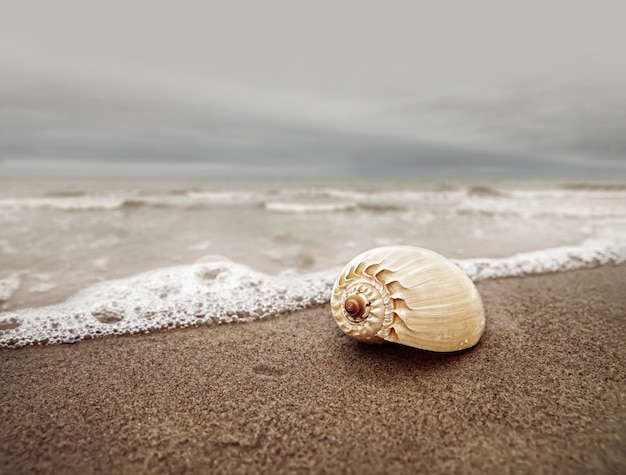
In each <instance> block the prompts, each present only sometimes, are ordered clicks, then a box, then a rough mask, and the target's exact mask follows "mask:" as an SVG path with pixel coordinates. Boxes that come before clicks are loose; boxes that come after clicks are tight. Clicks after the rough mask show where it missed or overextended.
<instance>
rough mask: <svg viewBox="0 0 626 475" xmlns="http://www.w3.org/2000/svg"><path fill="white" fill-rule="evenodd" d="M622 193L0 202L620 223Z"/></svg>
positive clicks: (364, 193)
mask: <svg viewBox="0 0 626 475" xmlns="http://www.w3.org/2000/svg"><path fill="white" fill-rule="evenodd" d="M625 202H626V191H624V190H622V189H620V188H615V189H594V188H590V189H587V188H583V189H566V188H559V189H548V190H546V189H542V190H518V189H506V190H505V189H500V188H495V187H486V186H468V187H461V188H457V189H451V190H421V191H419V190H418V191H415V190H402V189H399V190H389V189H384V188H379V189H377V188H376V186H373V189H371V190H359V189H349V188H346V189H342V188H339V187H338V188H323V187H312V188H302V189H282V190H271V189H270V190H253V191H246V190H232V191H209V190H204V191H202V190H196V189H192V190H187V191H181V190H176V191H172V192H163V193H153V194H146V193H141V192H137V191H135V192H128V193H125V194H120V195H116V194H110V195H98V194H93V195H89V194H83V193H79V192H71V193H67V194H63V193H61V194H58V195H54V196H46V197H42V198H33V197H30V198H3V199H0V212H1V211H3V210H5V211H6V210H18V211H19V210H24V209H53V210H57V211H68V212H72V211H78V212H80V211H83V212H84V211H112V210H118V209H125V208H136V207H141V206H150V207H165V208H197V207H215V206H250V207H260V208H263V209H265V210H266V211H268V212H274V213H295V214H298V213H342V212H351V211H355V210H361V211H365V212H394V211H402V210H407V209H411V208H415V209H420V210H423V209H424V208H432V209H433V210H436V211H437V212H439V213H443V214H486V215H490V216H491V215H512V216H520V217H543V216H556V217H572V218H576V217H590V218H597V217H626V206H625V205H624V203H625Z"/></svg>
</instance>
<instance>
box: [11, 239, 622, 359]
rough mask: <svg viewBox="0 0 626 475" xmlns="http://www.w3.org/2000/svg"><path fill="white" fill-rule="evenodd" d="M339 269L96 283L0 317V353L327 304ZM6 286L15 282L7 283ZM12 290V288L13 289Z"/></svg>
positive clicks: (555, 256) (525, 258) (610, 254)
mask: <svg viewBox="0 0 626 475" xmlns="http://www.w3.org/2000/svg"><path fill="white" fill-rule="evenodd" d="M625 261H626V248H624V247H623V245H622V244H620V243H618V242H615V241H610V240H590V241H585V242H583V243H582V244H580V245H578V246H564V247H558V248H552V249H545V250H541V251H533V252H526V253H520V254H515V255H513V256H510V257H506V258H500V259H486V258H485V259H461V260H454V261H453V262H455V263H456V264H457V265H458V266H459V267H460V268H461V269H462V270H463V271H464V272H466V273H467V275H468V276H469V277H470V278H471V279H473V280H474V281H480V280H484V279H494V278H503V277H519V276H524V275H530V274H543V273H551V272H561V271H569V270H575V269H583V268H591V267H596V266H599V265H606V264H620V263H623V262H625ZM340 270H341V269H340V268H333V269H328V270H325V271H319V272H314V273H307V274H298V273H296V272H295V271H286V272H283V273H281V274H279V275H277V276H273V275H267V274H263V273H261V272H258V271H255V270H253V269H251V268H249V267H247V266H244V265H242V264H239V263H236V262H232V261H229V260H227V259H225V258H219V257H218V258H212V257H211V258H205V259H203V260H201V261H199V262H196V263H194V264H191V265H186V266H179V267H171V268H160V269H155V270H153V271H150V272H146V273H142V274H138V275H136V276H133V277H128V278H125V279H118V280H111V281H107V282H102V283H98V284H95V285H93V286H91V287H89V288H87V289H85V290H83V291H81V292H79V293H78V294H76V295H75V296H74V297H72V298H70V299H68V300H67V301H65V302H63V303H61V304H57V305H51V306H47V307H40V308H32V309H22V310H18V311H13V312H5V313H2V314H0V347H9V348H17V347H22V346H27V345H34V344H53V343H63V342H66V343H69V342H75V341H79V340H84V339H91V338H96V337H99V336H103V335H121V334H134V333H148V332H151V331H155V330H164V329H173V328H185V327H192V326H197V325H209V324H223V323H232V322H249V321H252V320H257V319H263V318H268V317H271V316H274V315H277V314H282V313H286V312H293V311H296V310H300V309H303V308H306V307H310V306H313V305H319V304H324V303H327V302H328V299H329V295H330V291H331V288H332V285H333V282H334V280H335V278H336V276H337V275H338V273H339V271H340ZM11 284H14V282H12V283H11ZM12 287H14V285H11V288H12Z"/></svg>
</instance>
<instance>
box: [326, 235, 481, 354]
mask: <svg viewBox="0 0 626 475" xmlns="http://www.w3.org/2000/svg"><path fill="white" fill-rule="evenodd" d="M331 307H332V312H333V316H334V318H335V321H336V322H337V324H338V325H339V328H341V330H343V332H345V333H346V334H347V335H349V336H351V337H353V338H355V339H357V340H360V341H364V342H367V343H382V342H384V341H392V342H396V343H401V344H404V345H408V346H413V347H416V348H421V349H424V350H431V351H456V350H462V349H465V348H469V347H471V346H473V345H475V344H476V343H477V342H478V340H479V339H480V337H481V335H482V333H483V331H484V328H485V312H484V308H483V304H482V300H481V298H480V295H479V294H478V291H477V290H476V287H475V286H474V284H473V282H472V281H471V280H470V279H469V278H468V277H467V276H466V275H465V274H464V273H463V271H461V269H459V268H458V267H457V266H456V265H454V264H453V263H452V262H450V261H449V260H448V259H446V258H445V257H443V256H440V255H439V254H437V253H435V252H433V251H430V250H428V249H422V248H419V247H412V246H386V247H379V248H375V249H372V250H370V251H367V252H364V253H363V254H360V255H359V256H357V257H355V258H354V259H352V260H351V261H350V262H349V263H348V264H347V265H346V267H345V268H344V269H343V271H342V272H341V274H340V275H339V278H338V279H337V281H336V282H335V285H334V288H333V293H332V296H331Z"/></svg>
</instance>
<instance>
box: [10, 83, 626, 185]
mask: <svg viewBox="0 0 626 475" xmlns="http://www.w3.org/2000/svg"><path fill="white" fill-rule="evenodd" d="M96 86H97V85H95V84H88V83H80V82H76V81H74V82H72V81H67V82H64V81H52V80H45V81H40V82H38V81H30V82H29V81H14V82H12V83H10V84H9V83H7V84H3V85H2V90H1V92H2V94H1V99H0V101H1V102H0V175H2V176H63V174H65V175H66V176H92V177H100V176H107V177H125V176H133V177H139V178H140V177H142V176H146V177H171V176H176V177H198V176H202V177H215V178H223V177H229V178H255V177H265V178H269V177H296V178H433V177H435V178H481V177H484V178H487V177H557V178H558V177H591V176H598V177H602V176H614V175H615V174H616V173H617V174H621V175H624V174H625V172H626V164H625V163H624V160H623V158H624V156H625V155H624V153H623V152H624V151H626V143H625V142H624V137H623V136H622V134H621V132H620V130H624V128H620V126H619V125H620V124H622V123H623V122H619V121H617V122H616V120H615V116H614V115H613V116H612V115H610V114H608V113H606V111H605V109H603V107H604V105H602V106H601V107H600V108H599V109H591V112H589V107H590V106H589V104H593V102H586V103H585V104H587V106H588V107H587V112H586V114H587V115H585V114H582V115H579V116H575V117H572V116H571V107H572V106H571V105H570V106H568V107H569V109H568V108H567V107H566V108H565V109H563V110H562V111H561V112H558V114H557V115H556V117H552V118H550V117H547V118H545V120H543V121H540V120H539V119H541V117H542V116H541V111H539V112H538V111H537V109H536V106H537V104H538V105H539V106H540V107H547V108H548V110H553V109H554V107H552V105H551V103H550V102H549V101H545V100H543V99H542V96H540V97H539V98H537V97H535V96H533V95H531V96H530V99H529V97H528V96H506V97H505V98H504V99H503V98H496V99H493V98H491V99H489V98H488V97H482V99H481V96H480V95H479V94H474V95H469V96H463V97H454V96H451V97H449V98H447V99H445V100H439V101H430V102H422V103H418V104H417V105H411V104H410V103H409V104H405V105H402V106H400V107H393V104H391V105H392V107H389V104H386V103H384V101H372V102H371V103H368V104H366V105H364V106H363V107H362V110H367V111H368V114H363V115H359V114H356V113H355V114H353V115H352V117H351V119H352V120H350V121H349V122H348V123H347V124H344V123H342V121H341V120H336V119H334V118H333V117H332V114H330V116H328V117H324V116H323V115H320V114H319V112H316V113H310V111H307V110H300V109H295V108H290V107H289V103H288V102H287V103H285V104H282V105H280V104H276V103H274V104H271V106H268V105H267V101H266V102H263V101H259V102H258V103H257V104H255V103H254V100H251V99H250V98H248V99H247V100H248V101H249V103H250V111H249V112H247V111H246V110H245V108H241V107H231V108H229V107H228V102H227V101H226V102H224V101H219V100H215V101H211V100H202V101H197V102H194V101H190V100H188V98H186V99H185V100H179V99H177V98H176V97H173V96H171V95H164V96H161V97H159V96H157V95H154V94H152V93H146V92H145V91H140V90H138V89H137V88H127V89H120V88H115V87H113V86H109V87H102V86H101V85H100V86H98V87H96ZM570 96H571V94H570V95H569V96H567V97H568V98H569V100H570V102H571V100H572V98H571V97H570ZM547 97H548V98H550V97H551V96H549V95H548V96H547ZM559 97H560V96H559ZM559 97H557V98H556V99H554V101H553V102H554V103H556V104H557V105H558V104H561V105H562V104H568V102H567V101H563V100H562V99H559ZM300 104H301V105H305V106H306V101H305V102H302V101H300ZM550 107H552V109H550ZM357 109H358V108H357ZM357 109H355V110H357ZM606 110H611V109H609V108H607V109H606ZM620 110H621V109H619V108H618V111H620ZM276 111H280V113H276ZM264 112H265V113H264ZM603 114H604V115H603ZM348 116H349V114H348ZM585 120H593V122H590V123H589V124H587V123H586V122H585ZM598 123H600V124H610V125H611V126H612V127H613V128H612V129H610V128H603V127H602V126H597V125H593V124H598ZM568 124H570V125H571V124H574V125H575V128H574V129H572V130H570V126H568ZM585 124H587V125H589V126H588V127H587V128H585V127H583V125H585ZM534 130H538V131H539V132H540V133H541V135H537V134H534V133H533V131H534ZM581 130H583V131H584V133H581V132H580V131H581ZM432 131H434V132H432ZM468 131H469V132H470V133H468ZM459 138H460V139H459ZM429 139H430V140H429ZM573 139H576V140H573ZM576 141H578V142H576ZM581 144H583V145H584V146H581ZM581 157H582V158H581ZM599 157H600V158H604V159H606V160H604V162H602V161H598V158H599ZM142 174H143V175H142Z"/></svg>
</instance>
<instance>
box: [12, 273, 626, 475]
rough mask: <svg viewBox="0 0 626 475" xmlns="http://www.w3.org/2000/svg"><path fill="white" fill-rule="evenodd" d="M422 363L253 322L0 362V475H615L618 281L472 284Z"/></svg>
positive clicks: (288, 320) (624, 327)
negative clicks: (474, 296)
mask: <svg viewBox="0 0 626 475" xmlns="http://www.w3.org/2000/svg"><path fill="white" fill-rule="evenodd" d="M479 290H480V291H481V293H482V295H483V300H484V303H485V307H486V311H487V329H486V332H485V334H484V336H483V338H482V340H481V342H480V343H479V344H478V346H477V347H475V348H474V349H471V350H468V351H465V352H462V353H456V354H435V353H429V352H425V351H420V350H415V349H411V348H406V347H402V346H398V345H393V344H386V345H382V346H367V345H364V344H360V343H357V342H355V341H352V340H350V339H349V338H347V337H345V336H343V334H342V333H341V332H340V330H339V329H338V328H337V327H336V325H335V323H334V322H333V321H332V319H331V317H330V312H329V308H328V306H321V307H316V308H311V309H308V310H306V311H302V312H298V313H297V314H292V315H284V316H279V317H275V318H272V319H270V320H266V321H256V322H252V323H245V324H232V325H226V326H219V327H210V326H209V327H202V328H195V329H187V330H179V331H171V332H159V333H154V334H150V335H136V336H126V337H108V338H102V339H99V340H93V341H83V342H80V343H77V344H73V345H59V346H49V347H35V348H33V347H31V348H24V349H20V350H1V351H0V364H1V372H2V387H1V389H0V471H1V472H2V473H32V472H45V473H90V472H99V473H141V472H150V473H219V472H234V473H237V472H238V473H251V472H266V473H272V472H275V471H282V472H309V471H311V472H326V473H340V472H343V473H416V472H422V473H469V472H473V473H485V472H490V473H510V472H515V473H538V472H547V473H588V472H590V471H593V472H594V473H615V474H618V473H626V404H625V403H626V401H625V397H626V345H625V343H626V265H622V266H618V267H612V266H607V267H603V268H598V269H593V270H584V271H576V272H569V273H562V274H551V275H542V276H536V277H525V278H511V279H501V280H493V281H485V282H481V283H480V284H479Z"/></svg>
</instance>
